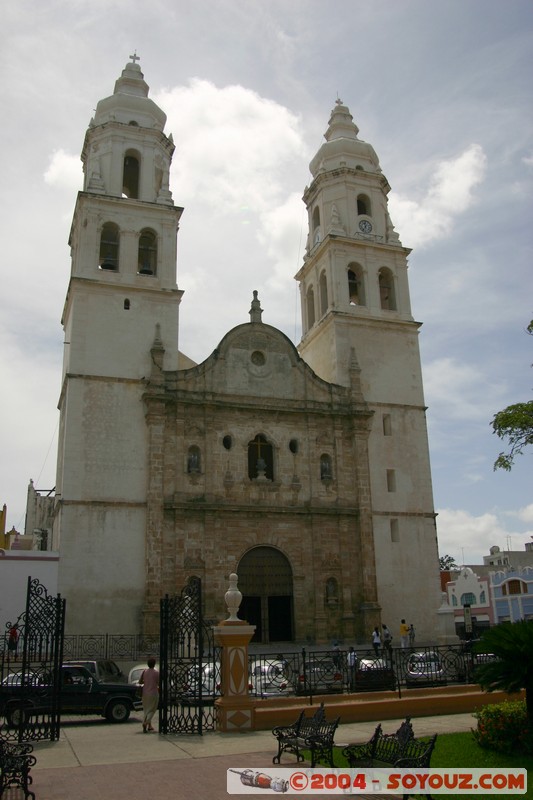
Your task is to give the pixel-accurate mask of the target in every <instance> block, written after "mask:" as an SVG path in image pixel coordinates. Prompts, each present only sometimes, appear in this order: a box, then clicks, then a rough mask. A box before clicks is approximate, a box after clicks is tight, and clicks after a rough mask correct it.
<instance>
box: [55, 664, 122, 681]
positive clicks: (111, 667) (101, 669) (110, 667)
mask: <svg viewBox="0 0 533 800" xmlns="http://www.w3.org/2000/svg"><path fill="white" fill-rule="evenodd" d="M64 664H68V665H74V664H76V665H77V666H80V667H85V668H86V669H88V670H89V672H90V673H91V675H92V676H93V678H96V680H97V681H99V682H100V683H127V678H126V676H125V675H124V673H123V672H122V670H121V669H120V667H119V666H118V664H116V663H115V662H114V661H110V660H109V659H107V658H101V659H96V660H94V661H85V660H81V661H74V660H72V661H65V662H64Z"/></svg>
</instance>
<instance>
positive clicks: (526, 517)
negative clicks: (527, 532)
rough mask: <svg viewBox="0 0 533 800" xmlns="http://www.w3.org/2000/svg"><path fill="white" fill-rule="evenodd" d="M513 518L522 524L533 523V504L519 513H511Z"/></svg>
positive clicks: (521, 509) (520, 509)
mask: <svg viewBox="0 0 533 800" xmlns="http://www.w3.org/2000/svg"><path fill="white" fill-rule="evenodd" d="M509 513H510V514H511V515H512V516H514V517H517V519H520V520H522V522H526V523H530V522H531V523H533V503H530V504H529V505H528V506H525V507H524V508H519V509H518V511H512V512H509Z"/></svg>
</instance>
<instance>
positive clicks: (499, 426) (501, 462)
mask: <svg viewBox="0 0 533 800" xmlns="http://www.w3.org/2000/svg"><path fill="white" fill-rule="evenodd" d="M527 332H528V333H529V334H530V335H533V320H531V322H530V323H529V325H528V326H527ZM491 425H492V431H493V433H495V434H496V436H498V437H499V438H500V439H502V440H504V441H505V440H507V443H508V444H509V450H508V451H507V452H502V453H500V455H499V456H498V458H497V459H496V461H495V462H494V469H495V470H496V469H505V470H507V471H510V469H511V467H512V466H513V464H514V459H515V457H516V456H518V455H521V454H522V452H523V451H524V448H525V447H527V446H528V445H529V444H533V400H529V401H528V402H526V403H516V404H515V405H512V406H507V408H504V409H503V410H502V411H498V413H497V414H495V415H494V417H493V419H492V422H491Z"/></svg>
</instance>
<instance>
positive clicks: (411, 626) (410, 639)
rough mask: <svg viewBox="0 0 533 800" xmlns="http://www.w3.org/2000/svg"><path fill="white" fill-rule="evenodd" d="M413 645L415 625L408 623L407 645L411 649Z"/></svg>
mask: <svg viewBox="0 0 533 800" xmlns="http://www.w3.org/2000/svg"><path fill="white" fill-rule="evenodd" d="M414 646H415V626H414V625H413V624H412V623H411V625H409V647H410V648H411V650H413V648H414Z"/></svg>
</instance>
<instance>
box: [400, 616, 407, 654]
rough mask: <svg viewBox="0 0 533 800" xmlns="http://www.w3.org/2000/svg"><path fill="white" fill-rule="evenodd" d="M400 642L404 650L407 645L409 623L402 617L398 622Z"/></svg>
mask: <svg viewBox="0 0 533 800" xmlns="http://www.w3.org/2000/svg"><path fill="white" fill-rule="evenodd" d="M400 644H401V646H402V650H405V649H406V648H407V647H409V625H408V624H407V623H406V621H405V620H404V619H402V621H401V622H400Z"/></svg>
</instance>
